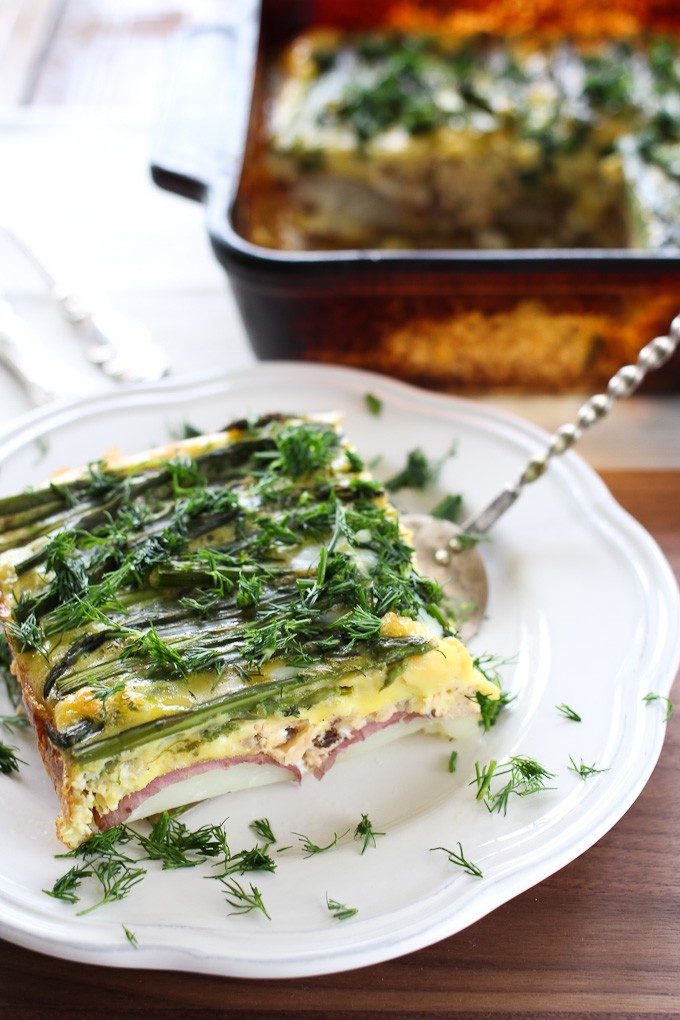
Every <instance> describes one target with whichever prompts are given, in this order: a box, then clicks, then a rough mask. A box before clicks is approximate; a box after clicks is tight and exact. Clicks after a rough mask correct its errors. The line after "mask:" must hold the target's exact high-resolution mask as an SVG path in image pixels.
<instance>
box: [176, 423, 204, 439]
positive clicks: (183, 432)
mask: <svg viewBox="0 0 680 1020" xmlns="http://www.w3.org/2000/svg"><path fill="white" fill-rule="evenodd" d="M202 434H203V433H202V432H201V430H200V429H198V428H196V426H195V425H192V423H191V422H190V421H183V422H180V424H179V425H172V426H170V427H169V428H168V435H169V436H170V438H171V439H179V440H181V439H196V437H197V436H200V435H202Z"/></svg>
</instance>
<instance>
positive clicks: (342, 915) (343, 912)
mask: <svg viewBox="0 0 680 1020" xmlns="http://www.w3.org/2000/svg"><path fill="white" fill-rule="evenodd" d="M326 906H327V907H328V909H329V911H330V912H331V914H332V915H333V917H334V918H335V919H336V921H348V920H349V918H350V917H354V916H355V914H358V913H359V908H358V907H347V906H345V904H344V903H339V902H338V900H332V899H330V897H329V896H328V893H326Z"/></svg>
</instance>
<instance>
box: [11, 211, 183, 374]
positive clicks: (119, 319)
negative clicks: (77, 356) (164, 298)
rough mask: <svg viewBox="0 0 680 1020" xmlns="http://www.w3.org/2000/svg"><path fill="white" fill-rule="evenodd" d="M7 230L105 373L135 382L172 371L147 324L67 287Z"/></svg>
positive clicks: (86, 351)
mask: <svg viewBox="0 0 680 1020" xmlns="http://www.w3.org/2000/svg"><path fill="white" fill-rule="evenodd" d="M3 233H4V234H5V235H6V236H7V238H8V239H9V240H10V241H11V242H12V243H13V244H14V245H16V247H17V248H19V249H20V251H21V252H23V254H24V256H25V257H26V258H27V259H28V261H29V262H30V263H31V265H32V266H33V267H34V269H35V270H36V271H37V272H38V274H39V275H40V276H41V277H42V279H43V281H44V282H45V283H46V284H47V287H48V288H49V292H50V295H51V297H52V298H53V299H54V301H55V302H56V304H57V307H58V309H59V311H60V312H61V314H62V316H63V318H64V319H65V320H66V321H67V322H69V323H70V324H71V325H72V326H73V327H74V330H75V332H76V334H77V336H78V338H79V340H80V341H81V342H82V344H83V346H84V350H85V356H86V357H87V358H88V360H89V361H90V362H92V363H93V364H94V365H97V366H98V367H99V368H100V369H101V370H102V372H104V374H105V375H107V376H109V378H111V379H115V380H116V381H117V382H124V383H131V382H154V381H155V380H157V379H161V378H162V377H163V376H164V375H166V374H167V373H168V371H169V365H168V359H167V355H166V353H165V351H164V350H163V348H162V347H161V346H160V344H158V343H157V342H156V341H155V340H154V339H153V338H152V336H151V333H150V332H149V330H148V329H147V328H146V326H144V325H142V324H141V323H140V322H137V321H136V320H134V319H131V318H129V317H128V316H127V315H123V314H121V313H120V312H117V311H115V310H114V309H113V308H111V307H109V305H108V304H107V303H105V302H104V301H101V300H98V301H96V302H90V301H88V300H87V299H86V298H85V296H84V295H83V294H79V293H77V292H76V291H74V290H72V289H70V288H69V287H66V286H65V285H64V284H63V283H62V282H61V281H60V280H59V279H58V278H57V277H55V276H54V275H53V273H52V272H51V270H49V269H48V268H47V266H46V265H45V263H44V262H43V261H42V260H41V259H40V258H39V257H38V255H37V254H36V253H35V251H34V250H33V249H32V248H31V247H30V246H29V245H28V244H27V243H26V242H25V241H24V240H23V238H21V237H20V236H19V235H18V234H17V233H15V231H14V230H12V229H11V228H10V227H3Z"/></svg>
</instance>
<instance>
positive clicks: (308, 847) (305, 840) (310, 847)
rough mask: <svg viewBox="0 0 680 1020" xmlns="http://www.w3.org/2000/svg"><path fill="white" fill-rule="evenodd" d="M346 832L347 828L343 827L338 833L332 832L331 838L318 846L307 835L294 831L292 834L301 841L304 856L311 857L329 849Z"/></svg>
mask: <svg viewBox="0 0 680 1020" xmlns="http://www.w3.org/2000/svg"><path fill="white" fill-rule="evenodd" d="M348 832H349V829H345V831H344V832H341V833H340V834H339V835H338V833H337V832H334V833H333V839H332V840H331V841H330V843H327V844H326V845H325V846H318V845H317V844H316V843H312V841H311V839H310V838H309V837H308V836H305V835H303V834H302V833H301V832H294V833H293V835H294V836H297V837H298V839H299V840H300V842H301V843H302V849H303V850H304V852H305V856H306V857H313V856H314V854H322V853H325V852H326V850H330V849H331V848H332V847H334V846H335V845H336V844H337V843H338V842H339V840H341V839H342V838H343V837H344V836H346V835H347V833H348Z"/></svg>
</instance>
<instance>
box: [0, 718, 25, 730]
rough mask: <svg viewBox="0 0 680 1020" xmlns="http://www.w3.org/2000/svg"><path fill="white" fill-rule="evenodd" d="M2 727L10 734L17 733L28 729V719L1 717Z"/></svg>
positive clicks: (0, 723) (0, 724)
mask: <svg viewBox="0 0 680 1020" xmlns="http://www.w3.org/2000/svg"><path fill="white" fill-rule="evenodd" d="M0 726H1V727H2V728H3V730H7V732H8V733H16V732H17V730H23V729H26V727H27V726H28V719H27V717H26V716H25V715H16V714H15V715H0Z"/></svg>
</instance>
